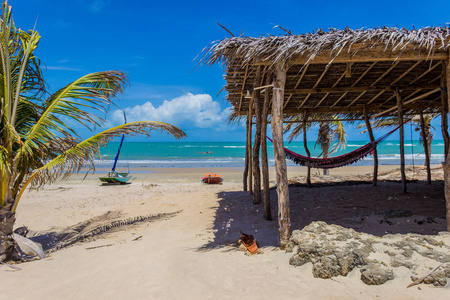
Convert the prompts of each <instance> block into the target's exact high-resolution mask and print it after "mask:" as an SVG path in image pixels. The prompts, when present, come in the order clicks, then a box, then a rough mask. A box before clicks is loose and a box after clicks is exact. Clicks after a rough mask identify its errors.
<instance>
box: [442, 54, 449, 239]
mask: <svg viewBox="0 0 450 300" xmlns="http://www.w3.org/2000/svg"><path fill="white" fill-rule="evenodd" d="M445 89H446V91H447V105H449V106H450V93H449V89H450V62H449V60H448V59H447V60H446V61H445ZM447 110H448V111H450V108H449V109H447ZM449 151H450V149H449ZM449 153H450V152H449ZM449 153H447V157H446V158H445V163H444V166H443V167H444V182H445V186H444V189H445V211H446V214H445V215H446V219H447V231H450V154H449Z"/></svg>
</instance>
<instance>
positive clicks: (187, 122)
mask: <svg viewBox="0 0 450 300" xmlns="http://www.w3.org/2000/svg"><path fill="white" fill-rule="evenodd" d="M125 112H126V115H127V121H128V122H134V121H144V120H149V121H161V122H166V123H170V124H172V125H176V126H178V127H188V128H192V127H195V128H214V129H216V130H220V129H223V127H224V126H223V125H224V123H225V121H226V119H227V117H228V115H229V113H230V108H225V109H223V110H222V108H221V107H220V104H219V102H217V101H213V99H212V97H211V96H210V95H208V94H197V95H194V94H191V93H187V94H185V95H183V96H181V97H177V98H174V99H172V100H170V101H168V100H165V101H164V102H163V103H162V104H161V105H160V106H158V107H154V106H153V104H152V103H151V102H146V103H144V104H142V105H136V106H134V107H131V108H126V109H125ZM112 119H113V122H115V123H122V122H123V113H122V111H120V110H117V111H114V112H113V114H112Z"/></svg>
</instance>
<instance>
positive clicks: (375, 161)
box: [363, 105, 378, 186]
mask: <svg viewBox="0 0 450 300" xmlns="http://www.w3.org/2000/svg"><path fill="white" fill-rule="evenodd" d="M363 113H364V122H365V123H366V128H367V132H368V133H369V138H370V141H371V142H372V143H373V142H375V137H374V136H373V132H372V125H370V121H369V115H368V113H367V107H366V105H364V110H363ZM377 183H378V151H377V148H376V147H375V149H374V150H373V185H374V186H376V185H377Z"/></svg>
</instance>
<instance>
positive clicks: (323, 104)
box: [199, 26, 450, 118]
mask: <svg viewBox="0 0 450 300" xmlns="http://www.w3.org/2000/svg"><path fill="white" fill-rule="evenodd" d="M285 31H286V32H288V34H287V35H283V36H272V35H270V36H262V37H259V38H254V37H243V36H240V37H231V38H226V39H223V40H219V41H215V42H213V43H211V44H210V45H209V46H207V47H206V48H204V49H203V51H202V52H201V59H200V60H199V64H205V65H212V64H215V63H218V64H222V65H224V66H225V67H226V75H225V79H226V81H227V84H226V86H225V89H226V91H227V92H228V96H227V100H228V101H229V102H230V103H231V104H232V106H233V112H232V113H233V114H235V115H244V114H246V112H247V111H248V110H249V107H250V104H251V103H252V101H251V99H250V97H246V95H247V94H248V91H253V90H254V89H255V88H261V89H262V86H263V82H265V81H264V80H265V77H266V76H267V74H269V73H270V72H272V70H273V67H274V66H275V65H277V64H283V65H286V66H287V73H286V83H285V93H284V94H285V99H284V104H283V105H284V113H285V116H289V115H295V114H299V113H304V112H307V113H308V114H330V113H332V114H334V115H336V114H341V116H342V117H347V118H361V116H362V113H363V106H364V105H367V111H368V112H369V114H372V116H375V115H377V114H380V113H383V117H384V116H389V115H395V114H396V104H397V101H396V96H395V93H396V91H399V92H400V94H401V96H402V99H403V100H404V101H405V105H404V114H415V113H417V112H418V111H422V110H424V111H425V113H432V112H438V111H439V110H440V107H441V102H440V94H441V92H442V90H441V83H440V81H441V78H442V74H443V73H442V72H443V68H444V66H445V63H444V61H445V60H446V59H447V58H448V49H449V47H450V27H448V26H444V27H426V28H422V29H413V30H408V29H404V28H390V27H380V28H369V29H356V30H353V29H350V28H346V29H344V30H338V29H329V30H328V31H324V30H318V31H317V32H312V33H307V34H302V35H294V34H291V33H290V31H287V30H285ZM258 65H263V66H264V69H263V72H262V74H261V75H259V76H258V78H259V77H260V78H261V82H260V83H261V84H259V85H256V86H255V83H254V82H255V81H254V79H255V78H256V77H257V75H256V73H257V66H258ZM261 91H263V90H261ZM270 93H272V92H271V91H270ZM380 116H381V115H380ZM377 117H379V116H378V115H377Z"/></svg>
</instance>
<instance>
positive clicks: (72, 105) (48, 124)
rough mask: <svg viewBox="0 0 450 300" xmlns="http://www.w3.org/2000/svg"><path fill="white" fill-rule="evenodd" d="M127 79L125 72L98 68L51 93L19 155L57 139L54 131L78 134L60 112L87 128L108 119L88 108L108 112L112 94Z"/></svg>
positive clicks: (121, 87) (119, 88)
mask: <svg viewBox="0 0 450 300" xmlns="http://www.w3.org/2000/svg"><path fill="white" fill-rule="evenodd" d="M125 83H126V76H125V74H124V73H122V72H118V71H106V72H98V73H92V74H88V75H85V76H83V77H81V78H80V79H78V80H76V81H74V82H72V83H71V84H69V85H67V86H66V87H64V88H62V89H60V90H59V91H57V92H56V93H55V94H53V95H51V96H50V97H49V99H47V101H46V103H45V105H44V109H43V112H42V116H41V117H40V119H39V120H38V121H37V122H36V123H35V125H34V126H33V127H32V128H31V129H30V131H29V132H28V133H27V134H26V135H25V136H24V139H25V142H24V145H23V147H22V149H21V151H20V155H22V154H23V155H32V153H33V151H35V150H37V149H38V148H39V147H41V146H43V145H45V144H46V143H48V141H50V140H52V139H55V134H54V132H59V131H62V130H66V131H70V132H72V133H74V134H75V135H76V133H75V132H74V131H73V129H72V128H70V127H68V126H67V125H66V124H67V123H66V122H63V121H61V120H60V118H58V116H64V117H67V118H69V119H71V120H74V121H75V122H78V123H81V124H82V125H84V126H86V127H88V128H91V127H92V126H100V125H102V124H104V122H105V120H104V119H103V118H101V117H99V116H97V115H94V114H93V113H91V112H89V109H92V110H94V111H98V110H101V111H104V112H106V111H107V109H108V106H109V105H110V104H111V103H112V102H111V98H113V97H115V96H116V95H117V94H118V93H120V92H122V89H123V86H124V84H125ZM18 153H19V152H18ZM18 155H19V154H18Z"/></svg>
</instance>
